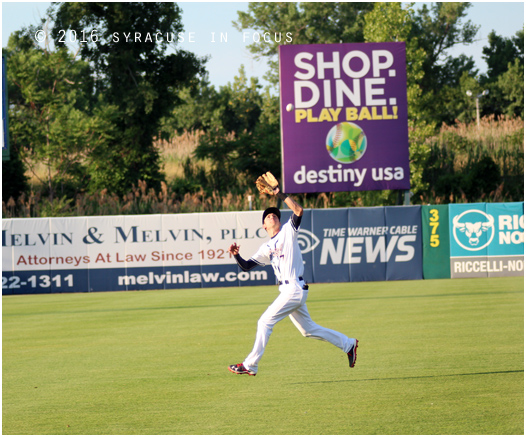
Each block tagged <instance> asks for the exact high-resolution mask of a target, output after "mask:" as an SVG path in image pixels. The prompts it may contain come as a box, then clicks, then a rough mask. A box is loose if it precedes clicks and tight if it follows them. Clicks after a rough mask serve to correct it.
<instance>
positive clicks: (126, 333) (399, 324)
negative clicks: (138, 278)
mask: <svg viewBox="0 0 526 437" xmlns="http://www.w3.org/2000/svg"><path fill="white" fill-rule="evenodd" d="M523 284H524V283H523V278H491V279H470V280H466V279H464V280H433V281H396V282H368V283H349V284H313V285H312V286H311V291H310V296H309V301H308V305H309V310H310V312H311V315H312V317H313V319H314V320H315V321H316V322H317V323H319V324H321V325H324V326H327V327H329V328H332V329H336V330H338V331H341V332H344V333H346V334H347V335H349V336H355V337H357V338H359V339H360V347H359V349H358V361H357V365H356V367H355V368H354V369H350V368H349V367H348V363H347V358H346V356H345V355H344V354H343V353H342V352H341V351H339V350H338V349H336V348H334V347H333V346H332V345H330V344H327V343H323V342H319V341H314V340H311V339H305V338H303V337H302V336H301V335H300V334H299V333H298V331H297V330H296V329H295V328H294V326H293V325H292V323H290V321H288V320H284V321H283V322H282V323H279V324H278V325H277V326H276V328H275V329H274V333H273V334H272V337H271V339H270V342H269V345H268V347H267V351H266V353H265V356H264V357H263V359H262V361H261V363H260V372H259V374H258V375H257V376H256V377H248V376H239V375H233V374H231V373H230V372H228V371H227V366H228V364H232V363H235V362H240V361H242V360H243V359H244V357H245V356H246V355H247V354H248V352H249V351H250V349H251V348H252V344H253V341H254V336H255V330H256V322H257V319H258V318H259V316H260V315H261V313H262V312H263V311H264V310H265V309H266V307H267V306H268V305H269V304H270V303H271V301H272V300H273V299H274V297H275V296H276V295H277V288H276V287H254V288H222V289H204V290H202V289H197V290H196V289H193V290H161V291H145V292H126V293H91V294H56V295H33V296H5V297H4V298H3V394H2V397H3V433H4V434H374V433H379V434H523V431H524V429H523V428H524V427H523V423H524V420H523V419H524V415H523V411H524V373H523V366H524V350H523V345H524V332H523V331H524V329H523V328H524V310H523V308H524V306H523V302H524V301H523Z"/></svg>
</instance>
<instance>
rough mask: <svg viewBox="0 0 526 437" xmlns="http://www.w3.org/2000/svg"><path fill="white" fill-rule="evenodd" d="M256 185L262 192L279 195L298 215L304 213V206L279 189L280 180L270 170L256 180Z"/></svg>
mask: <svg viewBox="0 0 526 437" xmlns="http://www.w3.org/2000/svg"><path fill="white" fill-rule="evenodd" d="M256 187H257V189H258V190H259V192H260V193H266V194H270V195H271V196H277V197H279V198H280V199H281V200H283V201H284V202H285V204H286V205H287V206H288V207H289V208H290V209H291V210H292V212H293V213H294V214H295V215H297V216H298V217H301V216H302V215H303V207H302V206H301V205H300V204H298V203H297V202H296V201H295V200H294V199H292V198H291V197H290V196H288V195H287V194H285V193H282V192H281V190H280V189H279V183H278V180H277V179H276V178H275V177H274V175H273V174H272V173H271V172H269V171H268V172H267V173H265V174H264V175H261V176H260V177H259V178H258V179H257V181H256Z"/></svg>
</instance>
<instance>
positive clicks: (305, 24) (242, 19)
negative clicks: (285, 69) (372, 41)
mask: <svg viewBox="0 0 526 437" xmlns="http://www.w3.org/2000/svg"><path fill="white" fill-rule="evenodd" d="M373 5H374V3H368V2H363V3H362V2H300V3H294V2H293V3H287V2H275V3H274V2H253V3H249V5H248V11H247V12H242V11H240V12H238V20H237V21H236V22H234V23H233V24H234V26H235V27H236V28H237V29H238V30H240V31H243V30H248V29H252V30H255V31H257V32H259V33H260V34H261V35H264V34H265V32H268V33H269V35H270V42H266V41H265V42H257V43H253V44H251V45H249V46H248V49H249V50H250V52H251V53H253V54H254V55H255V57H256V59H259V58H262V57H265V58H267V61H268V65H269V71H268V72H267V74H266V75H265V76H264V78H265V79H266V80H268V81H269V83H271V84H273V85H275V86H276V85H277V84H278V82H279V71H278V59H277V55H278V47H279V46H280V45H281V44H290V43H292V44H330V43H340V42H363V41H364V38H363V26H364V20H363V15H364V13H366V12H367V11H369V10H371V9H372V8H373ZM287 34H289V36H287Z"/></svg>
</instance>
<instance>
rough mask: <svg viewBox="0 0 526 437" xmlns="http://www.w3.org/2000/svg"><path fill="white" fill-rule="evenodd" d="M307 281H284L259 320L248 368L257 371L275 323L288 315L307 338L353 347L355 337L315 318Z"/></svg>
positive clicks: (247, 360)
mask: <svg viewBox="0 0 526 437" xmlns="http://www.w3.org/2000/svg"><path fill="white" fill-rule="evenodd" d="M303 284H304V283H303V281H301V282H296V283H294V284H288V285H286V284H283V285H281V286H280V287H279V291H280V295H279V296H278V297H277V298H276V300H275V301H274V302H272V304H271V305H270V306H269V307H268V308H267V310H266V311H265V312H264V313H263V314H262V316H261V317H260V318H259V320H258V327H257V333H256V341H255V342H254V348H253V349H252V352H250V354H249V355H248V356H247V357H246V358H245V361H244V362H243V365H244V366H245V368H246V369H249V370H252V371H254V372H257V370H258V363H259V360H260V359H261V357H262V356H263V353H264V352H265V347H266V346H267V343H268V340H269V337H270V334H272V330H273V328H274V325H275V324H276V323H278V322H279V321H280V320H282V319H284V318H285V317H286V316H289V317H290V319H291V320H292V323H294V325H295V326H296V328H298V330H299V331H300V332H301V334H302V335H303V336H304V337H309V338H315V339H316V340H323V341H327V342H329V343H332V344H333V345H334V346H336V347H338V348H340V349H341V350H342V351H343V352H345V353H347V352H348V351H349V350H350V349H351V346H352V345H353V340H351V339H350V338H348V337H347V336H345V335H343V334H341V333H340V332H337V331H334V330H332V329H328V328H324V327H323V326H320V325H318V324H316V323H314V322H313V321H312V319H311V317H310V314H309V311H308V310H307V305H306V301H307V296H308V294H309V292H308V290H304V289H303Z"/></svg>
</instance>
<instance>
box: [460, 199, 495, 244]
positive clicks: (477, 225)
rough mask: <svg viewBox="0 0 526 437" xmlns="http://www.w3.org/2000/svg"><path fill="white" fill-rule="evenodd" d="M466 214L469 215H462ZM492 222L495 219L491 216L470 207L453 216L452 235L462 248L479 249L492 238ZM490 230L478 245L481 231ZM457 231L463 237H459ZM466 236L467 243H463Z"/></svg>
mask: <svg viewBox="0 0 526 437" xmlns="http://www.w3.org/2000/svg"><path fill="white" fill-rule="evenodd" d="M467 214H470V215H469V216H468V217H464V216H465V215H467ZM463 218H464V219H463ZM462 219H463V220H462ZM468 220H470V221H468ZM494 224H495V219H494V218H493V216H491V215H488V214H486V213H484V212H482V211H479V210H476V209H470V210H468V211H464V212H463V213H462V214H459V215H457V216H455V217H454V218H453V235H454V237H455V240H456V242H457V243H458V244H459V246H461V247H463V248H464V249H466V250H470V251H475V250H480V249H483V248H485V247H486V246H488V245H489V244H490V243H491V241H492V240H493V237H494V235H495V227H494ZM490 230H491V236H489V237H488V239H487V241H486V243H484V244H483V245H480V238H481V237H482V235H483V233H484V232H488V231H490ZM457 233H460V234H461V235H463V237H462V238H459V236H458V235H457ZM466 238H467V245H466V244H463V242H465V241H466Z"/></svg>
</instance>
